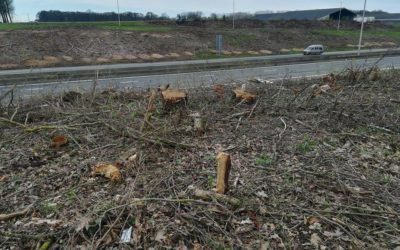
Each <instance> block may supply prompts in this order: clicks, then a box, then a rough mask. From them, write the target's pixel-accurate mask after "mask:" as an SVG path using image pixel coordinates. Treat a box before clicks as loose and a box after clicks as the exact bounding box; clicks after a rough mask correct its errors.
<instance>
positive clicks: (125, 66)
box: [0, 49, 399, 76]
mask: <svg viewBox="0 0 400 250" xmlns="http://www.w3.org/2000/svg"><path fill="white" fill-rule="evenodd" d="M390 50H393V51H398V50H399V49H390ZM390 50H389V51H390ZM387 51H388V49H369V50H361V55H363V54H366V55H368V54H369V53H375V52H376V53H384V52H387ZM356 53H357V51H356V50H352V51H335V52H325V53H324V54H323V56H330V55H355V54H356ZM308 57H309V56H308ZM293 58H304V56H303V55H302V54H290V55H272V56H271V55H270V56H253V57H238V58H222V59H211V60H189V61H172V62H152V63H130V64H126V63H125V64H111V65H88V66H74V67H56V68H37V69H16V70H2V71H0V76H7V75H25V74H32V73H33V74H35V73H57V72H79V71H96V70H116V69H135V68H157V67H163V66H189V65H205V66H206V65H207V64H209V63H211V62H212V63H221V64H223V63H229V62H251V61H260V60H274V59H293Z"/></svg>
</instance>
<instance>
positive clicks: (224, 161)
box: [217, 152, 231, 194]
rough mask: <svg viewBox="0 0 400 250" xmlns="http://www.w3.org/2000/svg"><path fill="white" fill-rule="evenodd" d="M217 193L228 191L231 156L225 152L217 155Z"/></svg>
mask: <svg viewBox="0 0 400 250" xmlns="http://www.w3.org/2000/svg"><path fill="white" fill-rule="evenodd" d="M217 163H218V169H217V193H219V194H225V193H226V192H228V188H229V185H228V182H229V173H230V171H231V156H230V155H229V154H226V153H223V152H221V153H219V154H218V155H217Z"/></svg>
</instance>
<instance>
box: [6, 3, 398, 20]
mask: <svg viewBox="0 0 400 250" xmlns="http://www.w3.org/2000/svg"><path fill="white" fill-rule="evenodd" d="M232 1H233V0H119V2H120V6H121V11H132V12H141V13H146V12H147V11H152V12H155V13H156V14H161V13H167V14H168V15H170V16H175V15H176V14H178V13H181V12H185V11H202V12H203V13H204V14H207V15H208V14H210V13H230V12H232ZM116 2H117V0H14V4H15V9H16V11H15V14H16V19H17V21H26V20H27V19H28V17H29V19H30V20H34V19H35V16H36V13H37V12H39V11H40V10H64V11H86V10H89V9H90V10H92V11H98V12H105V11H115V12H116V11H117V7H116ZM235 2H236V9H237V10H238V11H241V12H256V11H263V10H274V11H279V10H303V9H319V8H335V7H339V6H340V0H302V1H301V0H235ZM363 4H364V0H343V6H344V7H346V8H349V9H357V10H358V9H362V8H363ZM367 9H368V10H385V11H388V12H400V0H368V4H367Z"/></svg>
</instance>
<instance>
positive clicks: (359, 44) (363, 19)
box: [357, 0, 367, 56]
mask: <svg viewBox="0 0 400 250" xmlns="http://www.w3.org/2000/svg"><path fill="white" fill-rule="evenodd" d="M366 8H367V0H364V11H363V17H362V20H361V32H360V41H359V42H358V53H357V55H358V56H359V55H360V50H361V43H362V38H363V32H364V22H365V9H366Z"/></svg>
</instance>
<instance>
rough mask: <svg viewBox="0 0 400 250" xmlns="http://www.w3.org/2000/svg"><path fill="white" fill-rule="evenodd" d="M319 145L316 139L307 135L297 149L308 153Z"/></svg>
mask: <svg viewBox="0 0 400 250" xmlns="http://www.w3.org/2000/svg"><path fill="white" fill-rule="evenodd" d="M316 147H317V142H316V141H314V140H313V139H312V138H311V137H310V136H309V135H305V136H304V138H303V141H302V142H301V143H300V144H298V145H297V150H298V151H299V152H300V153H303V154H305V153H308V152H311V151H313V150H314V149H315V148H316Z"/></svg>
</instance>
